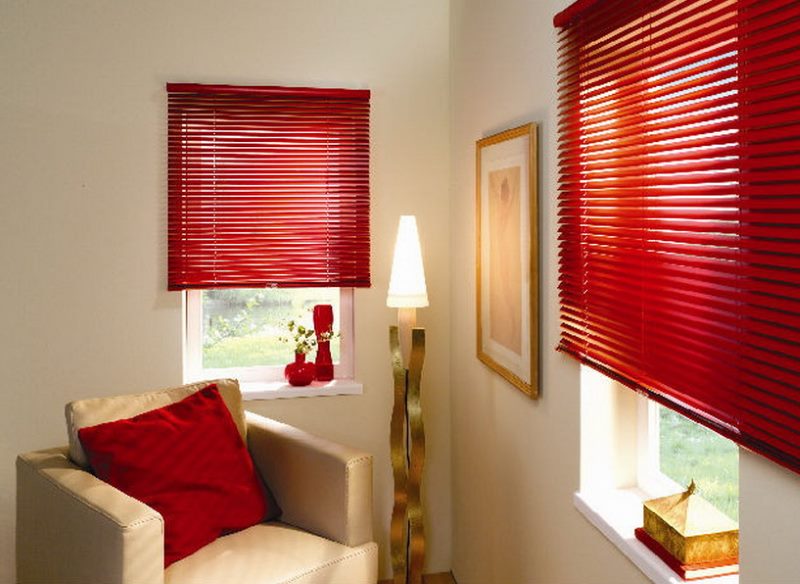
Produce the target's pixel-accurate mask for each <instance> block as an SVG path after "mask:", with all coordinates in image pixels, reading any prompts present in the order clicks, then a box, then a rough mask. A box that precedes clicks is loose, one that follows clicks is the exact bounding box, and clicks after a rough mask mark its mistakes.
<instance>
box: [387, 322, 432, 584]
mask: <svg viewBox="0 0 800 584" xmlns="http://www.w3.org/2000/svg"><path fill="white" fill-rule="evenodd" d="M399 337H400V335H399V330H398V327H396V326H392V327H389V345H390V348H391V353H392V373H393V378H394V407H393V409H392V419H391V425H390V432H391V434H390V440H391V449H392V471H393V474H394V508H393V510H392V524H391V548H392V570H393V574H394V580H393V582H394V584H422V569H423V564H424V563H425V531H424V521H423V513H422V502H421V498H420V486H421V481H422V469H423V466H424V464H425V429H424V426H423V422H422V403H421V401H420V381H421V378H422V365H423V363H424V361H425V329H423V328H414V329H412V331H411V350H410V351H409V353H408V355H409V359H408V368H406V367H404V363H403V353H402V351H401V346H400V338H399Z"/></svg>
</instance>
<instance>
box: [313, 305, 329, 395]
mask: <svg viewBox="0 0 800 584" xmlns="http://www.w3.org/2000/svg"><path fill="white" fill-rule="evenodd" d="M332 331H333V307H332V306H331V305H330V304H317V305H316V306H315V307H314V332H315V333H317V358H316V359H315V360H314V365H315V366H316V373H315V375H316V379H317V381H330V380H331V379H333V359H332V358H331V342H330V341H329V340H328V341H321V340H320V335H322V334H323V333H330V332H332Z"/></svg>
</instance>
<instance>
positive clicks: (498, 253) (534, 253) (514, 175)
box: [475, 123, 539, 398]
mask: <svg viewBox="0 0 800 584" xmlns="http://www.w3.org/2000/svg"><path fill="white" fill-rule="evenodd" d="M536 130H537V126H536V124H533V123H531V124H525V125H524V126H520V127H518V128H513V129H511V130H506V131H504V132H500V133H499V134H495V135H493V136H489V137H487V138H483V139H481V140H478V142H477V144H476V151H475V155H476V160H475V164H476V170H477V175H476V181H475V182H476V191H477V202H476V213H477V221H476V225H477V231H478V233H477V262H476V264H477V291H478V294H477V311H478V315H477V316H478V318H477V322H478V358H479V359H480V360H481V361H483V362H484V363H485V364H486V365H488V366H489V367H490V368H491V369H492V370H494V371H496V372H497V373H499V374H500V375H502V376H503V377H504V378H505V379H507V380H508V381H509V382H510V383H511V384H513V385H514V386H515V387H517V388H518V389H519V390H520V391H522V392H524V393H526V394H528V395H529V396H531V397H532V398H536V397H538V396H539V262H538V256H539V249H538V235H539V234H538V213H537V207H538V196H537V183H538V177H537V170H538V169H537V160H538V149H537V141H536Z"/></svg>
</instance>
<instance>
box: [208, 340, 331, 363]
mask: <svg viewBox="0 0 800 584" xmlns="http://www.w3.org/2000/svg"><path fill="white" fill-rule="evenodd" d="M316 354H317V353H316V351H311V353H310V354H309V355H308V356H307V359H308V360H309V361H313V360H314V357H315V355H316ZM331 355H332V356H333V361H334V362H337V361H338V360H339V342H338V341H337V340H334V341H333V342H332V343H331ZM292 361H294V352H293V348H292V346H291V345H288V344H286V343H282V342H280V341H279V340H277V339H276V338H274V337H261V336H251V337H230V338H227V339H222V340H221V341H219V342H217V343H216V344H214V345H211V346H207V347H203V367H206V368H218V367H254V366H258V365H286V364H287V363H291V362H292Z"/></svg>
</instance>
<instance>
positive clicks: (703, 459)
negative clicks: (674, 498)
mask: <svg viewBox="0 0 800 584" xmlns="http://www.w3.org/2000/svg"><path fill="white" fill-rule="evenodd" d="M659 411H660V413H659V424H660V449H661V452H660V454H661V472H663V473H664V474H665V475H667V476H668V477H670V478H671V479H672V480H674V481H676V482H677V483H679V484H681V485H684V486H685V485H688V484H689V482H690V481H691V480H692V479H694V482H695V484H696V485H697V490H698V492H699V493H700V494H701V495H702V497H703V498H704V499H706V500H707V501H709V502H710V503H712V504H714V506H716V507H717V509H719V510H720V511H722V512H724V513H725V514H727V515H728V516H729V517H730V518H731V519H734V520H736V521H738V520H739V449H738V448H737V447H736V445H735V444H734V443H733V442H731V441H730V440H727V439H726V438H723V437H722V436H719V435H718V434H716V433H714V432H712V431H711V430H708V429H706V428H704V427H703V426H700V425H699V424H696V423H694V422H692V421H691V420H689V419H687V418H685V417H683V416H681V415H680V414H677V413H675V412H673V411H672V410H668V409H667V408H663V407H659Z"/></svg>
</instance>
